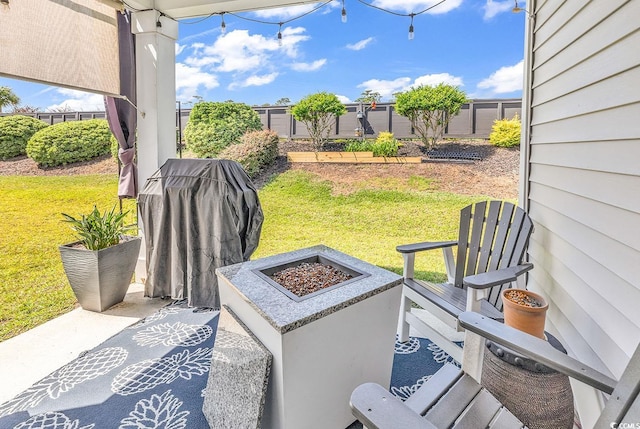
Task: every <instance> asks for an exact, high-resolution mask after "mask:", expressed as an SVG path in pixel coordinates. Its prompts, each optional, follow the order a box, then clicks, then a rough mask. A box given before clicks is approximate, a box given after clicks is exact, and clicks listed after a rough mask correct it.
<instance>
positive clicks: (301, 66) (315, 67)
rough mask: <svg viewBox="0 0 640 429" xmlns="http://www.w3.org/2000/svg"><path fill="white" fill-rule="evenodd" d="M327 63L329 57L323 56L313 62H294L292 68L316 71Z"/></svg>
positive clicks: (300, 70)
mask: <svg viewBox="0 0 640 429" xmlns="http://www.w3.org/2000/svg"><path fill="white" fill-rule="evenodd" d="M326 63H327V59H326V58H322V59H320V60H316V61H314V62H312V63H293V64H291V68H292V69H293V70H295V71H299V72H310V71H316V70H318V69H320V68H321V67H322V66H323V65H325V64H326Z"/></svg>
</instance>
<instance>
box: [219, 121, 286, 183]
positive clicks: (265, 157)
mask: <svg viewBox="0 0 640 429" xmlns="http://www.w3.org/2000/svg"><path fill="white" fill-rule="evenodd" d="M277 156H278V134H276V133H275V132H273V131H271V130H263V131H250V132H248V133H246V134H245V135H243V136H242V138H241V143H240V144H235V145H232V146H229V147H228V148H226V149H225V150H223V151H222V152H220V154H219V155H218V157H219V158H223V159H230V160H232V161H237V162H239V163H240V165H242V167H243V168H244V170H245V171H246V172H247V174H248V175H249V177H255V176H256V174H258V173H259V172H260V170H262V169H263V168H265V167H267V166H268V165H270V164H272V163H273V162H274V161H275V160H276V158H277Z"/></svg>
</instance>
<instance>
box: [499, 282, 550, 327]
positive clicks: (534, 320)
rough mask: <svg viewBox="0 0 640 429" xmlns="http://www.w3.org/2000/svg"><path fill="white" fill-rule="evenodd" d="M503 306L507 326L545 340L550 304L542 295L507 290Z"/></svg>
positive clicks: (526, 291) (520, 290)
mask: <svg viewBox="0 0 640 429" xmlns="http://www.w3.org/2000/svg"><path fill="white" fill-rule="evenodd" d="M502 304H503V312H504V323H505V325H507V326H511V327H512V328H516V329H519V330H521V331H523V332H526V333H528V334H531V335H533V336H536V337H538V338H542V339H545V336H544V323H545V318H546V315H547V309H548V308H549V304H548V303H547V301H546V300H545V299H544V298H543V297H542V296H541V295H538V294H537V293H534V292H531V291H528V290H523V289H505V290H504V291H502Z"/></svg>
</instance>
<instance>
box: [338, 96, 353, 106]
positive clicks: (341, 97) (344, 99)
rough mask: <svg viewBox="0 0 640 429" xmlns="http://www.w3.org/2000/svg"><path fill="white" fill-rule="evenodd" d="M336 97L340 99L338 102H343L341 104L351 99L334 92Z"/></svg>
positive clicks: (349, 101)
mask: <svg viewBox="0 0 640 429" xmlns="http://www.w3.org/2000/svg"><path fill="white" fill-rule="evenodd" d="M336 97H338V100H340V102H341V103H343V104H346V103H351V100H350V99H349V97H347V96H345V95H339V94H336Z"/></svg>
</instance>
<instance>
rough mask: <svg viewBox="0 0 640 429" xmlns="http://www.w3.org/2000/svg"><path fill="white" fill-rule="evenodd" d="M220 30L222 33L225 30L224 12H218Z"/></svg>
mask: <svg viewBox="0 0 640 429" xmlns="http://www.w3.org/2000/svg"><path fill="white" fill-rule="evenodd" d="M220 32H221V33H222V34H224V33H226V32H227V24H226V23H225V22H224V12H222V13H221V14H220Z"/></svg>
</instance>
